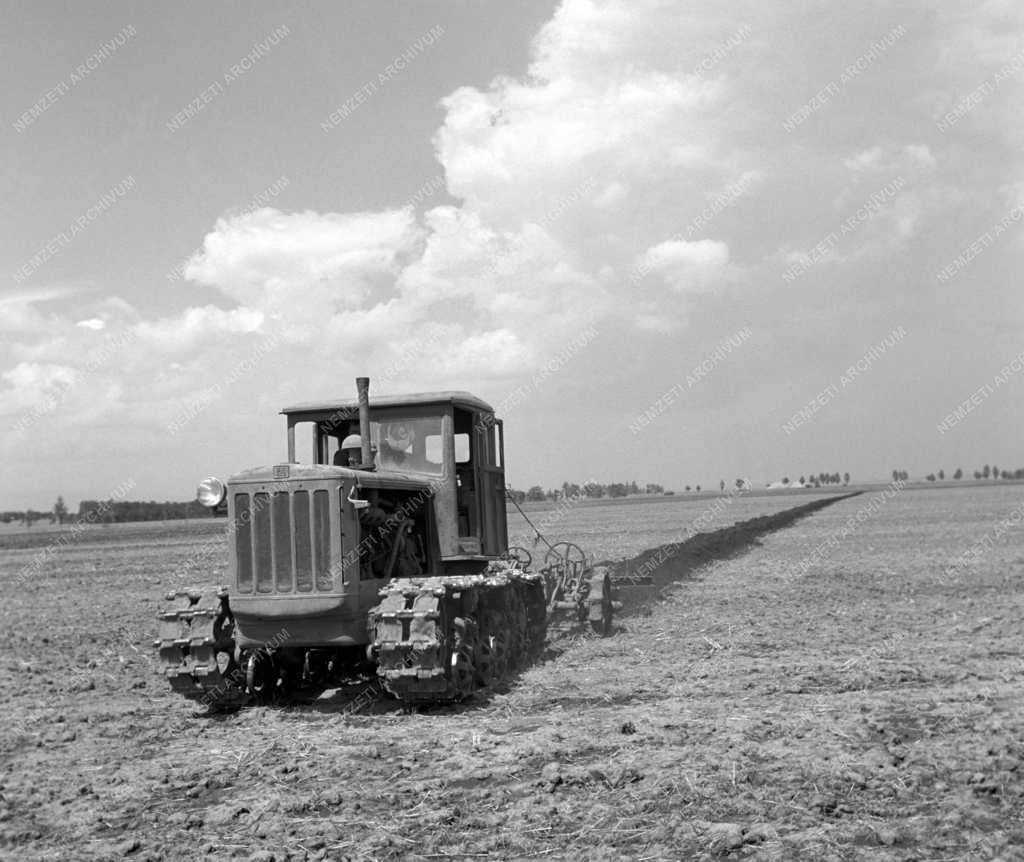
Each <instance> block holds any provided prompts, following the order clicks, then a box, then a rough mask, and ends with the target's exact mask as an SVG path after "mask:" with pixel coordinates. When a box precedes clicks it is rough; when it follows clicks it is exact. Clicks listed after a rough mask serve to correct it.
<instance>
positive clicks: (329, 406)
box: [281, 390, 494, 415]
mask: <svg viewBox="0 0 1024 862" xmlns="http://www.w3.org/2000/svg"><path fill="white" fill-rule="evenodd" d="M425 404H438V405H445V406H447V405H448V404H451V405H453V406H455V407H462V408H465V409H467V410H479V411H482V412H484V413H493V412H494V408H493V407H491V405H490V404H488V403H487V402H486V401H483V400H482V399H480V398H477V397H476V396H475V395H473V394H472V393H470V392H464V391H462V390H445V391H443V392H415V393H412V394H410V395H373V394H372V393H371V394H370V410H376V409H378V408H383V407H413V406H415V407H422V406H423V405H425ZM358 409H359V399H358V398H339V399H336V400H334V401H308V402H306V403H304V404H293V405H292V406H291V407H285V408H284V409H283V410H282V411H281V413H283V414H285V415H289V414H292V413H323V412H333V411H349V410H351V411H357V410H358Z"/></svg>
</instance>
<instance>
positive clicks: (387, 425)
mask: <svg viewBox="0 0 1024 862" xmlns="http://www.w3.org/2000/svg"><path fill="white" fill-rule="evenodd" d="M441 439H442V438H441V417H440V416H426V417H419V418H415V419H396V420H388V421H386V422H376V421H373V420H371V421H370V441H371V445H372V447H373V449H374V450H375V456H374V462H375V463H376V465H377V467H378V469H381V470H399V471H411V472H415V473H430V474H431V475H434V476H440V475H441V474H442V473H443V472H444V448H443V446H442V444H441Z"/></svg>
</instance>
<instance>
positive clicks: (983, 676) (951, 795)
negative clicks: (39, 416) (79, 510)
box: [0, 485, 1024, 860]
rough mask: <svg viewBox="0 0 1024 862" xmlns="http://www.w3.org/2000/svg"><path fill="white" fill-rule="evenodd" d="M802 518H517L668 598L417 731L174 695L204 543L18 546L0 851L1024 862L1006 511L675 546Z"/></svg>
mask: <svg viewBox="0 0 1024 862" xmlns="http://www.w3.org/2000/svg"><path fill="white" fill-rule="evenodd" d="M808 499H810V498H806V497H802V496H799V497H779V498H769V497H760V498H755V497H751V498H736V499H732V500H729V498H726V500H727V502H724V503H723V502H722V501H718V502H717V503H716V501H714V500H702V501H692V500H691V501H671V500H668V501H659V502H640V503H628V504H622V505H614V504H612V505H589V504H581V505H580V506H578V507H570V508H567V509H565V510H562V511H560V512H559V511H555V510H550V511H548V512H547V513H545V512H533V513H529V514H530V516H531V518H532V519H534V520H536V521H538V522H540V523H542V524H543V526H544V527H545V528H546V529H545V532H550V533H551V534H552V535H553V536H557V537H558V538H562V539H571V540H575V541H578V542H580V544H582V545H584V546H585V547H587V549H588V550H590V551H592V553H594V555H595V556H597V557H598V558H602V557H603V558H608V559H613V560H615V559H617V560H620V561H622V562H620V563H618V564H617V565H616V566H615V571H616V572H617V573H618V574H623V573H626V572H631V573H633V574H635V573H637V572H638V571H640V570H642V572H643V573H646V574H650V575H651V576H652V577H653V578H654V580H655V581H656V582H657V583H658V584H663V585H665V588H664V594H663V595H662V597H661V598H660V599H658V600H656V601H653V602H645V603H643V604H641V603H640V601H639V599H635V597H632V596H631V597H630V598H629V600H628V602H627V608H626V611H627V613H626V614H625V615H624V616H623V617H622V618H621V619H619V620H618V627H617V631H616V632H615V634H614V635H613V636H612V637H609V638H606V639H596V638H582V639H578V640H571V641H562V642H559V643H556V644H553V645H552V648H551V649H550V650H549V651H548V654H547V655H546V656H545V658H544V660H543V661H541V662H539V663H537V664H536V665H534V666H533V667H531V668H529V669H528V670H526V671H525V672H524V673H523V674H522V675H521V676H520V677H519V678H518V679H517V680H516V681H515V682H514V684H513V685H511V686H509V687H508V688H507V689H506V690H503V691H500V692H497V693H492V694H491V695H489V696H486V697H480V698H478V699H476V700H474V701H473V702H470V703H466V704H462V705H459V706H454V707H447V708H442V709H435V710H433V711H430V712H424V713H418V714H411V715H409V714H404V713H403V712H402V711H401V710H399V709H397V708H396V707H395V705H394V704H393V703H392V702H390V701H381V700H372V699H371V698H369V697H362V696H361V693H362V688H358V687H353V688H352V689H351V690H338V691H333V692H328V693H327V694H325V695H324V697H322V698H321V699H320V700H319V701H317V702H316V703H313V704H310V705H303V706H295V707H288V708H270V707H255V708H248V709H245V710H242V711H241V712H238V713H236V714H232V715H226V716H225V715H218V716H207V715H205V714H203V713H202V712H197V711H196V709H195V707H194V706H193V705H192V704H190V703H188V702H185V701H183V700H180V699H178V698H177V697H175V696H172V694H171V692H170V691H169V690H165V689H164V683H163V681H162V679H161V678H160V677H159V674H158V672H157V669H156V664H155V655H154V653H153V650H152V648H151V642H152V638H153V635H154V630H155V614H156V610H157V602H158V599H159V597H160V596H161V594H163V593H164V592H166V591H167V590H168V589H170V588H173V587H177V586H181V585H185V584H189V583H200V584H203V583H214V584H215V583H219V582H221V581H223V580H224V570H225V562H226V555H225V551H224V547H223V544H222V542H223V538H222V536H221V535H220V531H221V530H222V526H218V525H217V524H213V523H211V522H202V523H194V524H186V525H159V526H149V525H146V526H130V527H123V528H117V527H114V528H108V529H105V530H103V529H99V528H97V529H96V530H93V531H90V532H88V533H82V534H80V535H78V536H76V537H75V539H76V541H73V542H69V543H67V544H65V545H63V546H61V547H59V548H58V549H56V550H55V551H53V552H52V553H47V549H48V548H52V547H53V542H54V540H55V539H54V535H53V534H50V535H49V536H48V537H47V538H45V539H44V538H42V537H41V536H39V535H36V536H28V537H27V538H26V537H18V536H5V537H4V538H3V543H2V546H3V550H2V551H0V590H2V594H3V596H4V597H5V598H4V601H3V605H2V608H0V620H2V625H3V632H4V643H5V646H6V649H5V651H4V655H3V662H4V666H5V670H6V674H5V678H6V680H7V691H6V693H5V697H4V699H3V707H2V715H3V723H2V726H0V756H2V763H3V767H2V771H0V855H3V856H6V857H7V858H12V859H14V858H17V859H53V860H57V859H107V858H128V859H139V860H141V859H153V860H156V859H192V858H206V857H208V858H229V857H235V858H241V859H263V860H269V859H275V860H284V859H298V860H306V859H342V858H355V859H363V858H410V859H417V858H427V859H442V858H533V857H536V858H543V859H558V858H580V857H585V858H591V859H621V858H635V859H718V858H732V859H778V860H790V859H815V860H817V859H864V860H868V859H871V860H878V859H882V860H885V859H892V860H911V859H921V860H924V859H927V860H935V859H950V860H954V859H957V860H959V859H1024V818H1022V812H1024V658H1022V647H1024V624H1022V620H1024V539H1022V529H1021V521H1022V518H1024V508H1022V506H1024V488H1022V486H1019V485H1007V486H999V487H995V488H980V489H964V490H944V489H934V490H922V491H903V492H898V493H897V492H894V493H893V494H892V495H890V496H884V495H883V494H880V493H867V494H862V495H860V496H856V497H851V498H847V499H844V500H841V501H839V502H837V503H835V504H833V505H831V506H828V507H827V508H823V509H821V510H819V511H817V512H814V513H813V514H809V515H808V516H806V517H804V518H802V519H800V520H797V521H795V522H794V523H792V524H790V525H789V526H785V527H784V528H782V529H778V530H776V531H774V532H770V533H767V534H765V535H763V536H762V537H761V538H760V540H757V541H751V540H752V535H751V534H750V533H749V531H747V532H746V533H745V532H744V530H743V529H740V530H733V531H732V532H728V531H727V532H723V533H719V534H717V535H718V539H716V538H715V537H714V536H712V537H706V538H705V539H704V540H702V541H698V542H688V543H686V544H683V545H679V544H678V543H681V542H686V540H688V539H691V538H692V536H693V533H694V532H695V531H696V530H698V529H702V530H704V531H705V532H710V531H714V530H717V529H718V528H721V527H725V526H728V525H729V524H731V523H732V522H733V521H738V520H746V519H749V518H753V517H755V516H759V515H766V514H770V513H773V512H779V511H781V510H783V509H787V508H789V507H793V506H796V505H799V504H802V503H805V502H806V501H807V500H808ZM510 525H511V529H512V532H513V534H515V535H517V536H518V539H519V543H520V544H524V545H528V546H530V547H532V543H531V542H530V540H529V539H528V536H527V531H526V530H525V525H524V524H523V523H522V522H521V521H520V520H518V519H510ZM723 537H728V538H723ZM660 546H666V548H667V550H664V549H663V550H662V551H658V550H652V549H657V548H659V547H660ZM644 551H647V553H646V554H643V553H641V552H644ZM637 555H639V556H637ZM628 558H634V559H632V560H629V561H627V560H628Z"/></svg>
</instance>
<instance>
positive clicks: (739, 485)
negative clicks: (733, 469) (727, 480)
mask: <svg viewBox="0 0 1024 862" xmlns="http://www.w3.org/2000/svg"><path fill="white" fill-rule="evenodd" d="M736 490H737V491H742V490H743V480H742V479H737V480H736Z"/></svg>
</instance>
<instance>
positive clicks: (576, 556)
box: [544, 542, 587, 568]
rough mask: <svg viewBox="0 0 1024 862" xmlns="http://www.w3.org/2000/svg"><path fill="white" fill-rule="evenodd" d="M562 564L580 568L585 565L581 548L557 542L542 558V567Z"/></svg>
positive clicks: (585, 561)
mask: <svg viewBox="0 0 1024 862" xmlns="http://www.w3.org/2000/svg"><path fill="white" fill-rule="evenodd" d="M562 562H565V563H568V564H569V565H570V566H579V567H580V568H582V567H583V566H585V565H586V564H587V555H586V554H585V553H583V548H581V547H580V546H579V545H574V544H573V543H572V542H558V543H557V544H555V545H552V546H551V549H550V550H549V551H548V552H547V554H546V555H545V556H544V565H546V566H551V565H557V564H558V563H562Z"/></svg>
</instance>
